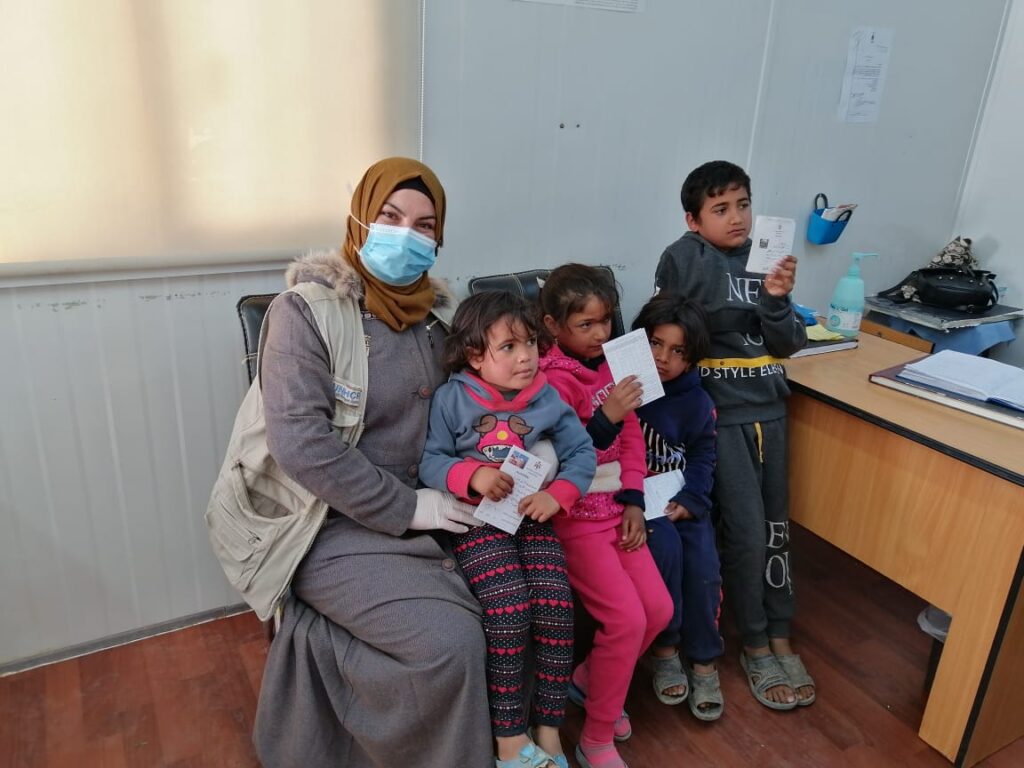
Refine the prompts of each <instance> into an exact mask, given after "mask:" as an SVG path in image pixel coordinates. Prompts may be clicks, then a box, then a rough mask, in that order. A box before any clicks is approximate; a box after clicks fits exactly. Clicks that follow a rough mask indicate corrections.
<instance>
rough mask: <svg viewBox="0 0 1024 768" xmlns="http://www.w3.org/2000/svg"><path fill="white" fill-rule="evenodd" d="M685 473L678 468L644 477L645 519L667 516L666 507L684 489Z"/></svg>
mask: <svg viewBox="0 0 1024 768" xmlns="http://www.w3.org/2000/svg"><path fill="white" fill-rule="evenodd" d="M684 482H685V480H684V478H683V473H682V472H681V471H680V470H678V469H673V470H672V471H671V472H662V473H661V474H660V475H651V476H650V477H646V478H644V520H653V519H654V518H656V517H664V516H665V507H667V506H668V503H669V502H670V501H672V497H673V496H675V495H676V494H677V493H679V491H681V490H682V489H683V483H684Z"/></svg>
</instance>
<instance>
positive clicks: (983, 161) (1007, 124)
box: [955, 2, 1024, 367]
mask: <svg viewBox="0 0 1024 768" xmlns="http://www.w3.org/2000/svg"><path fill="white" fill-rule="evenodd" d="M1022 124H1024V3H1021V2H1017V3H1014V4H1013V6H1012V10H1011V12H1010V14H1009V17H1008V20H1007V25H1006V31H1005V33H1004V37H1003V45H1002V52H1001V53H1000V56H999V62H998V66H997V69H996V72H995V77H994V78H993V81H992V88H991V90H990V91H989V96H988V99H987V100H986V104H985V114H984V119H983V121H982V124H981V128H980V131H979V134H978V140H977V144H976V147H975V152H974V155H973V157H972V160H971V166H970V171H969V174H968V177H967V184H966V186H965V189H964V195H963V200H962V203H961V206H960V210H959V212H958V216H957V222H956V229H955V234H962V235H964V236H966V237H972V238H974V246H973V252H974V254H975V255H976V256H977V257H978V258H979V259H980V260H981V264H982V266H983V267H984V268H985V269H989V270H991V271H993V272H995V273H996V274H997V275H998V277H997V279H996V283H997V284H998V285H1000V286H1002V287H1004V288H1006V289H1007V292H1006V295H1005V297H1004V301H1005V302H1006V303H1008V304H1011V305H1012V306H1015V307H1020V306H1024V256H1022V254H1024V236H1022V235H1021V213H1020V207H1021V205H1020V204H1021V182H1022V180H1024V142H1022V141H1021V125H1022ZM1017 332H1018V334H1020V333H1022V332H1024V322H1018V323H1017ZM994 357H996V358H998V359H1000V360H1003V361H1005V362H1008V363H1012V364H1013V365H1018V366H1021V367H1024V342H1021V341H1016V342H1014V343H1013V344H1011V345H1009V346H1008V347H1004V348H1000V349H998V350H997V351H996V353H995V355H994Z"/></svg>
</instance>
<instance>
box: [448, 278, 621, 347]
mask: <svg viewBox="0 0 1024 768" xmlns="http://www.w3.org/2000/svg"><path fill="white" fill-rule="evenodd" d="M597 269H599V270H601V271H602V272H603V273H606V274H607V276H608V282H609V283H611V285H613V286H615V287H616V288H617V287H618V284H617V283H616V281H615V273H614V272H612V269H611V267H606V266H604V265H601V266H599V267H597ZM550 274H551V270H550V269H528V270H526V271H523V272H506V273H505V274H503V275H487V276H483V277H473V278H470V280H469V283H468V288H469V292H470V294H474V293H482V292H484V291H511V292H512V293H518V294H519V295H520V296H525V297H526V298H527V300H529V301H530V302H532V303H534V304H536V303H537V302H538V301H539V300H540V289H541V286H542V285H543V284H544V280H545V279H546V278H547V276H548V275H550ZM620 293H621V291H620ZM623 333H625V326H623V324H622V313H621V312H620V311H619V308H618V307H615V310H614V311H613V312H612V338H613V339H614V338H617V337H619V336H621V335H622V334H623Z"/></svg>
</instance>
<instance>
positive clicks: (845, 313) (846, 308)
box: [825, 251, 878, 339]
mask: <svg viewBox="0 0 1024 768" xmlns="http://www.w3.org/2000/svg"><path fill="white" fill-rule="evenodd" d="M868 256H876V257H877V256H878V254H877V253H860V252H859V251H858V252H856V253H854V254H853V263H851V264H850V269H849V270H848V271H847V273H846V274H845V275H843V276H842V277H841V278H839V282H837V283H836V289H835V291H833V292H832V300H831V301H830V302H829V303H828V320H827V321H826V323H825V325H826V327H827V328H828V329H829V330H830V331H835V332H836V333H838V334H840V335H842V336H845V337H846V338H848V339H853V338H856V336H857V333H858V332H859V331H860V319H861V317H862V316H863V315H864V281H863V280H862V279H861V276H860V260H861V259H863V258H866V257H868Z"/></svg>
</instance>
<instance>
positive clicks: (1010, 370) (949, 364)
mask: <svg viewBox="0 0 1024 768" xmlns="http://www.w3.org/2000/svg"><path fill="white" fill-rule="evenodd" d="M899 378H901V379H904V380H906V381H912V382H915V383H917V384H924V385H926V386H929V387H935V388H937V389H942V390H945V391H947V392H953V393H954V394H957V395H962V396H964V397H970V398H973V399H975V400H982V401H989V402H993V403H998V404H999V405H1005V406H1008V407H1010V408H1016V409H1017V410H1020V411H1024V370H1021V369H1020V368H1016V367H1014V366H1012V365H1007V364H1006V363H1000V362H999V361H998V360H990V359H988V358H985V357H976V356H974V355H965V354H964V353H963V352H954V351H952V350H948V349H947V350H943V351H942V352H939V353H938V354H935V355H931V356H929V357H926V358H924V359H922V360H918V361H917V362H916V363H910V364H909V365H906V366H905V367H904V368H903V371H902V372H901V373H900V374H899Z"/></svg>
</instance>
